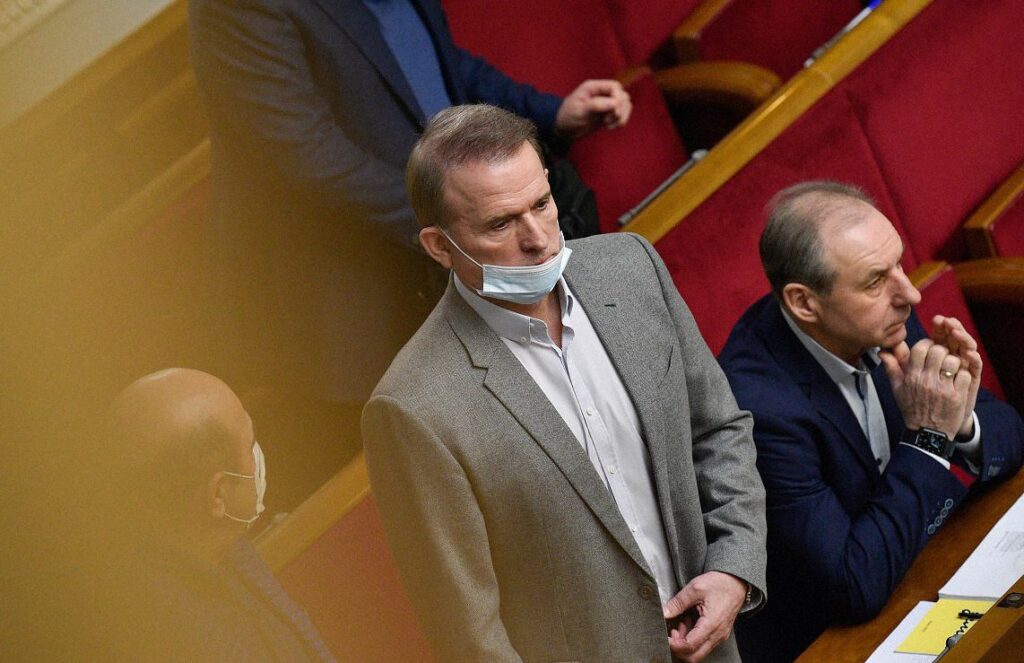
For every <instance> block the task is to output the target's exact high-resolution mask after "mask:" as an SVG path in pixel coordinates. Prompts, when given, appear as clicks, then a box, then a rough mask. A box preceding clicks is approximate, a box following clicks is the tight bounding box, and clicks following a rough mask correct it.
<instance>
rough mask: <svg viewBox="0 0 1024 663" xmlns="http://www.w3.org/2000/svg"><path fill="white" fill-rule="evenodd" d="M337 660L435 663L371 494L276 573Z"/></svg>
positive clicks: (383, 662)
mask: <svg viewBox="0 0 1024 663" xmlns="http://www.w3.org/2000/svg"><path fill="white" fill-rule="evenodd" d="M277 575H278V579H279V580H280V581H281V584H282V585H283V586H284V588H285V590H286V591H287V592H288V594H289V595H290V596H291V597H292V598H293V599H295V601H296V602H297V603H299V605H301V606H303V607H304V608H305V609H306V612H308V613H309V616H310V618H311V619H312V620H313V623H314V624H315V625H316V627H317V629H318V630H319V631H320V635H322V636H323V638H324V641H325V642H326V643H327V645H328V646H329V647H330V648H331V651H332V652H334V654H335V656H336V657H337V658H338V660H339V661H360V662H361V663H391V662H392V661H428V662H429V661H433V660H434V657H433V655H432V654H431V653H430V650H429V649H428V647H427V643H426V640H424V638H423V634H422V632H421V631H420V627H419V624H418V623H417V621H416V616H415V615H414V614H413V611H412V608H411V607H410V606H409V601H408V599H407V598H406V595H405V591H404V590H403V589H402V585H401V583H400V581H399V578H398V572H397V571H396V569H395V564H394V561H393V559H392V557H391V552H390V551H389V550H388V547H387V543H386V542H385V539H384V532H383V530H382V529H381V525H380V519H379V516H378V514H377V507H376V505H375V504H374V502H373V499H372V497H371V496H367V497H366V498H365V499H364V500H363V501H362V502H360V503H359V504H358V505H357V506H356V507H355V508H354V509H353V510H352V511H351V512H349V513H348V514H346V515H345V517H344V518H342V519H341V520H340V521H338V523H337V524H336V525H335V526H334V527H332V528H331V529H329V530H328V531H327V532H325V533H324V534H323V536H321V537H320V538H319V539H317V541H316V542H315V543H314V544H313V545H312V546H310V547H309V549H307V550H306V551H305V552H304V553H302V554H301V555H299V557H297V558H296V559H294V560H292V561H291V563H289V564H288V565H287V566H286V567H285V568H284V569H282V570H281V571H280V572H279V573H278V574H277Z"/></svg>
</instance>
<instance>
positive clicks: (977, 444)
mask: <svg viewBox="0 0 1024 663" xmlns="http://www.w3.org/2000/svg"><path fill="white" fill-rule="evenodd" d="M971 416H972V417H974V435H972V436H971V439H969V440H966V441H964V442H957V443H956V449H957V451H959V452H960V454H961V455H962V456H963V457H964V461H965V462H966V463H967V467H968V468H969V469H970V470H971V472H973V473H975V474H978V475H980V474H981V464H980V462H981V422H980V421H978V413H977V412H972V413H971Z"/></svg>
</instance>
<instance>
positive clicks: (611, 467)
mask: <svg viewBox="0 0 1024 663" xmlns="http://www.w3.org/2000/svg"><path fill="white" fill-rule="evenodd" d="M608 474H615V466H614V465H609V466H608Z"/></svg>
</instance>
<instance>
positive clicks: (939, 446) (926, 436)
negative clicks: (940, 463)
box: [907, 428, 953, 460]
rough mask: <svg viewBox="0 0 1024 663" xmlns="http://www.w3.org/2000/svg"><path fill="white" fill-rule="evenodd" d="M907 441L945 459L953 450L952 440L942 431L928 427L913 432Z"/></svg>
mask: <svg viewBox="0 0 1024 663" xmlns="http://www.w3.org/2000/svg"><path fill="white" fill-rule="evenodd" d="M907 441H908V442H910V444H912V445H914V446H915V447H918V448H919V449H924V450H925V451H927V452H929V453H933V454H935V455H936V456H938V457H940V458H945V459H947V460H948V459H949V457H950V456H951V455H952V452H953V441H952V440H950V439H949V438H948V437H946V435H945V434H944V433H941V432H939V431H935V430H931V429H930V428H922V429H921V430H919V431H915V432H913V433H912V435H911V436H910V439H909V440H907Z"/></svg>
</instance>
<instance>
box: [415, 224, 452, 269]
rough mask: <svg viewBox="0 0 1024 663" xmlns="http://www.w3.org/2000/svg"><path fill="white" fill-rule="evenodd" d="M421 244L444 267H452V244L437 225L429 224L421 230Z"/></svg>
mask: <svg viewBox="0 0 1024 663" xmlns="http://www.w3.org/2000/svg"><path fill="white" fill-rule="evenodd" d="M420 245H421V246H422V247H423V250H424V251H426V252H427V255H429V256H430V257H431V258H433V259H434V260H435V261H436V262H437V263H438V264H440V265H441V266H442V267H444V268H445V269H451V268H452V254H451V244H449V243H448V238H446V237H445V236H444V235H443V234H442V233H441V230H440V229H439V228H438V227H437V226H427V227H426V228H423V229H422V230H420Z"/></svg>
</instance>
